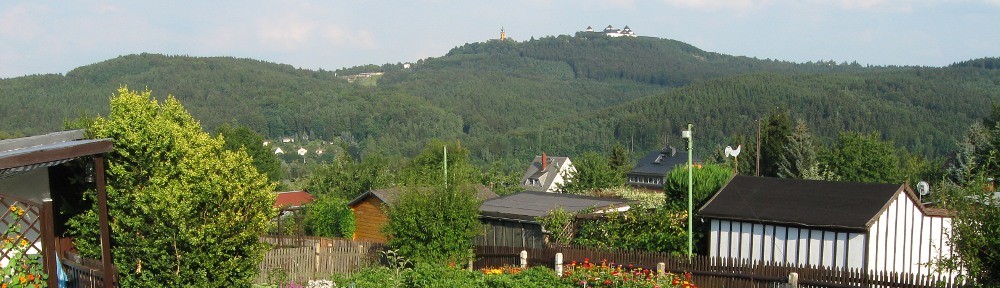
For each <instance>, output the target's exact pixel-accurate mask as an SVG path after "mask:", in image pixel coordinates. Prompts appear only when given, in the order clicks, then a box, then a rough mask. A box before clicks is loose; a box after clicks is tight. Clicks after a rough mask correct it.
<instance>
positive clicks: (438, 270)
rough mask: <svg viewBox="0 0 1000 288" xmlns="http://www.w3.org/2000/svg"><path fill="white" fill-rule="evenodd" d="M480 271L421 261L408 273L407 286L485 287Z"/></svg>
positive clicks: (443, 287) (442, 287)
mask: <svg viewBox="0 0 1000 288" xmlns="http://www.w3.org/2000/svg"><path fill="white" fill-rule="evenodd" d="M477 274H478V275H482V274H481V273H480V272H478V271H477V272H470V271H466V270H461V269H456V268H454V267H448V266H442V265H438V264H431V263H425V262H420V263H417V264H416V265H415V266H414V267H413V270H412V271H411V272H410V273H408V274H406V277H405V278H406V281H405V286H406V287H421V288H423V287H441V288H463V287H469V288H475V287H485V286H484V283H483V278H482V277H478V275H477Z"/></svg>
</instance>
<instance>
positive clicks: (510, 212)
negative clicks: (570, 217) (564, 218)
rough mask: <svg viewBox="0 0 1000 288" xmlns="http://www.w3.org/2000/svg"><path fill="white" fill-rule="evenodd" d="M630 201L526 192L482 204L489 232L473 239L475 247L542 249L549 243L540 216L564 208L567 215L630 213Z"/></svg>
mask: <svg viewBox="0 0 1000 288" xmlns="http://www.w3.org/2000/svg"><path fill="white" fill-rule="evenodd" d="M629 202H630V201H629V200H627V199H616V198H599V197H590V196H584V195H575V194H564V193H547V192H539V191H524V192H520V193H515V194H511V195H507V196H503V197H499V198H494V199H490V200H487V201H485V202H483V204H482V205H481V206H480V208H479V211H480V219H482V221H483V223H484V224H486V226H487V227H486V233H485V234H484V235H483V236H478V237H476V239H475V240H474V242H475V243H476V245H484V246H509V247H527V248H541V247H545V246H546V244H547V243H548V242H549V241H547V240H546V235H545V232H544V231H543V229H542V226H541V224H540V223H539V222H538V220H537V218H538V217H544V216H546V215H549V213H550V211H552V210H555V209H556V208H559V207H562V209H563V210H565V211H566V212H571V213H578V212H585V211H588V210H589V211H590V212H591V213H602V212H610V211H627V210H628V209H629Z"/></svg>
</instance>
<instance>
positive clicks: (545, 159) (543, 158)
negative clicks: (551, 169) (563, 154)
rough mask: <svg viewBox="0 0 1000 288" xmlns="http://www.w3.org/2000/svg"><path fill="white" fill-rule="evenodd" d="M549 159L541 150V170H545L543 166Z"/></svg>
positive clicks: (546, 165)
mask: <svg viewBox="0 0 1000 288" xmlns="http://www.w3.org/2000/svg"><path fill="white" fill-rule="evenodd" d="M548 164H549V159H548V157H546V156H545V152H542V172H545V168H547V167H548Z"/></svg>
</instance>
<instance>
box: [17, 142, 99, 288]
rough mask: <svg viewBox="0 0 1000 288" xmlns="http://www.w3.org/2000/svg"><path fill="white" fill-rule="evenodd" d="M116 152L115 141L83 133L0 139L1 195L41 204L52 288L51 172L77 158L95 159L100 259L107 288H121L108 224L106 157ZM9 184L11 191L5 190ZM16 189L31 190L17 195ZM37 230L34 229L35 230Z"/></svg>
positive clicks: (39, 221) (54, 282)
mask: <svg viewBox="0 0 1000 288" xmlns="http://www.w3.org/2000/svg"><path fill="white" fill-rule="evenodd" d="M113 149H114V143H113V142H112V140H111V139H85V137H84V131H83V130H72V131H62V132H55V133H50V134H45V135H39V136H31V137H24V138H16V139H8V140H0V194H3V195H2V196H5V197H10V198H12V199H23V200H21V202H23V203H24V204H22V205H40V206H41V207H40V210H38V212H37V213H38V214H39V215H37V220H36V221H33V222H29V223H30V224H32V225H33V226H34V225H38V226H41V227H40V230H34V231H38V232H39V233H40V234H41V239H40V240H41V246H42V249H41V253H42V257H43V259H44V260H43V263H44V264H43V265H44V271H45V273H46V274H48V275H49V278H48V284H49V287H59V286H58V277H57V266H56V235H55V216H54V211H55V210H54V209H55V208H54V207H53V201H52V193H53V192H58V191H51V190H50V187H49V184H48V183H47V182H46V181H41V180H39V179H46V180H47V179H49V174H48V168H49V167H53V166H56V165H60V164H63V163H66V162H69V161H71V160H74V159H86V158H90V160H91V161H93V166H92V167H93V174H92V175H87V177H91V176H92V177H93V179H94V181H95V182H96V190H97V205H98V215H99V225H100V230H101V231H100V232H101V235H100V238H101V261H102V263H103V268H102V275H103V284H104V285H103V286H104V287H116V286H117V283H115V281H116V279H117V277H116V275H115V270H116V269H114V265H113V262H112V259H111V230H110V227H109V224H108V223H109V222H108V194H107V191H106V185H105V175H104V166H105V163H104V159H105V158H104V156H105V154H107V153H110V152H111V151H112V150H113ZM4 185H7V186H9V187H4ZM14 190H18V191H20V190H28V191H27V192H23V191H22V192H21V194H18V195H10V194H13V193H14V192H16V191H14ZM36 228H37V227H33V228H32V229H36Z"/></svg>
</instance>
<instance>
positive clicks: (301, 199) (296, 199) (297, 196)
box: [274, 191, 316, 208]
mask: <svg viewBox="0 0 1000 288" xmlns="http://www.w3.org/2000/svg"><path fill="white" fill-rule="evenodd" d="M275 194H277V196H278V197H275V199H274V207H275V208H284V207H298V206H302V205H303V204H308V203H309V202H312V201H313V200H314V199H316V197H313V195H312V194H309V192H306V191H286V192H276V193H275Z"/></svg>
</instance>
